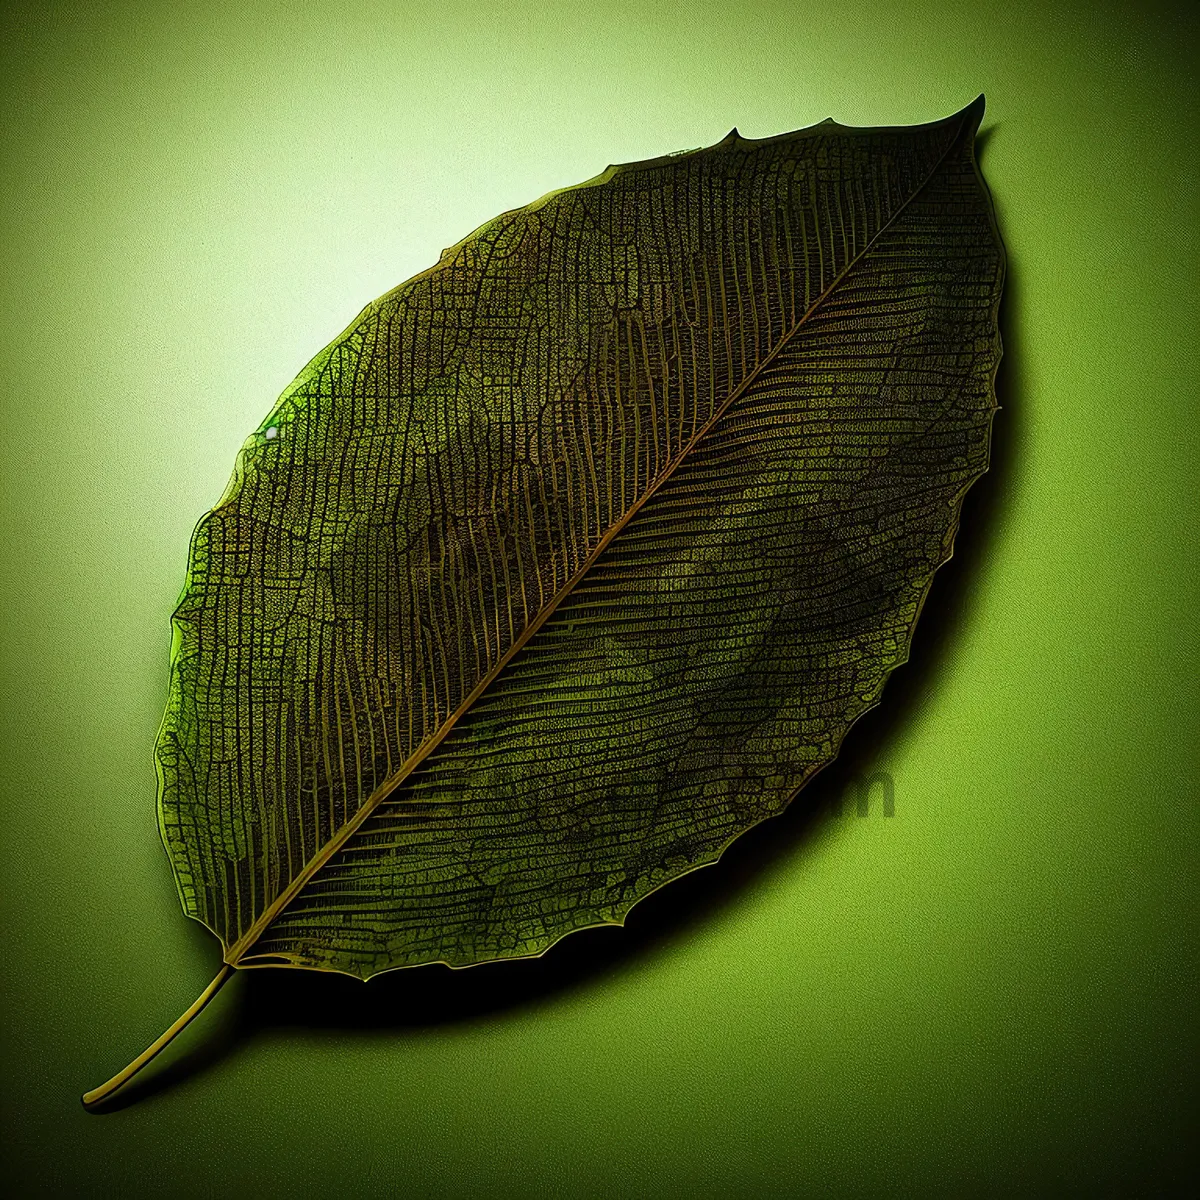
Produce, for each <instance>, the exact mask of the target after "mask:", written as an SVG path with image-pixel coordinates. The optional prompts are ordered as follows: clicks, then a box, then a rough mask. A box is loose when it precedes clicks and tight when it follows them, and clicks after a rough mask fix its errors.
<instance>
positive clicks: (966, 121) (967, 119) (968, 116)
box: [958, 92, 987, 138]
mask: <svg viewBox="0 0 1200 1200" xmlns="http://www.w3.org/2000/svg"><path fill="white" fill-rule="evenodd" d="M986 107H987V99H986V97H985V96H984V94H983V93H982V92H980V93H979V95H978V96H976V97H975V99H974V100H972V101H971V103H970V104H968V105H967V107H966V108H964V109H963V110H962V112H961V113H959V114H958V115H959V117H960V118H961V120H962V131H963V134H964V135H965V136H967V137H971V138H974V136H975V135H976V134H977V133H978V132H979V123H980V122H981V121H982V120H983V110H984V109H985V108H986Z"/></svg>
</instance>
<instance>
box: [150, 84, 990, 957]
mask: <svg viewBox="0 0 1200 1200" xmlns="http://www.w3.org/2000/svg"><path fill="white" fill-rule="evenodd" d="M982 112H983V100H982V97H980V99H979V100H977V101H976V102H975V103H974V104H972V105H971V106H969V107H968V108H967V109H965V110H964V111H963V112H961V113H959V114H957V115H955V116H953V117H950V118H948V119H946V120H943V121H938V122H935V123H932V124H929V125H924V126H915V127H901V128H883V129H849V128H845V127H843V126H839V125H836V124H834V123H833V122H824V123H822V124H821V125H818V126H815V127H813V128H811V129H807V130H802V131H799V132H797V133H791V134H784V135H782V136H779V137H773V138H767V139H762V140H748V139H744V138H741V137H739V136H738V135H737V132H736V131H734V132H733V133H731V134H730V135H729V136H728V137H727V138H725V139H724V140H723V141H722V142H720V143H719V144H718V145H716V146H713V147H711V148H709V149H706V150H701V151H696V152H693V153H689V154H685V155H673V156H668V157H665V158H661V159H654V160H651V161H648V162H643V163H636V164H631V165H626V166H619V167H610V168H609V169H608V170H607V171H605V172H604V173H603V174H602V175H600V176H598V177H597V178H596V179H594V180H591V181H589V182H588V183H585V184H582V185H580V186H578V187H575V188H570V189H567V190H564V191H560V192H556V193H552V194H551V195H549V196H547V197H545V198H543V199H542V200H539V201H537V202H536V203H534V204H531V205H529V206H527V207H526V208H523V209H519V210H515V211H512V212H508V213H505V214H503V215H502V216H500V217H498V218H496V219H495V220H494V221H491V222H490V223H488V224H487V225H485V226H483V227H482V228H480V229H479V230H477V231H476V232H475V233H473V234H472V235H470V236H469V237H467V238H465V239H464V240H463V241H462V242H460V243H458V244H457V245H456V246H454V247H452V248H451V249H449V250H447V251H446V252H445V253H444V254H443V255H442V258H441V260H440V261H439V262H438V264H437V265H436V266H434V267H433V268H431V269H430V270H428V271H426V272H425V273H423V274H422V275H419V276H417V277H416V278H414V279H412V280H410V281H409V282H408V283H406V284H403V285H402V286H400V287H399V288H397V289H396V290H395V291H393V292H391V293H389V294H388V295H386V296H385V297H383V298H382V299H381V300H378V301H376V302H375V303H373V304H371V305H369V306H368V307H367V308H366V309H365V310H364V311H363V313H362V314H361V315H360V316H359V318H358V319H357V320H356V321H355V322H354V324H353V325H352V326H351V327H350V328H349V330H347V332H346V333H345V334H343V335H342V336H341V337H340V338H338V339H337V340H336V341H335V342H334V343H333V344H332V345H330V346H329V347H328V348H327V349H326V350H324V351H323V352H322V353H321V354H320V355H318V356H317V357H316V358H315V359H314V360H313V362H312V363H310V364H309V366H308V367H307V368H306V369H305V370H304V371H303V372H302V373H301V375H300V376H299V378H298V379H297V380H296V382H295V383H294V384H293V385H292V386H291V387H290V388H289V389H288V390H287V391H286V392H285V393H284V395H283V396H282V398H281V399H280V401H279V403H278V404H277V405H276V407H275V409H274V410H273V412H272V413H271V415H270V416H269V417H268V418H267V419H266V421H264V422H263V424H262V426H261V427H260V428H259V430H258V431H257V432H256V433H255V434H253V435H252V436H251V437H250V438H249V440H248V441H247V442H246V444H245V446H244V447H243V449H242V451H241V452H240V454H239V457H238V462H237V466H236V469H235V473H234V478H233V480H232V482H231V483H230V486H229V488H228V489H227V491H226V493H225V495H224V497H223V498H222V500H221V502H220V503H219V504H218V505H217V507H216V508H215V509H214V510H213V511H212V512H211V513H209V514H208V515H207V516H206V517H205V518H204V519H203V520H202V521H201V523H200V525H199V526H198V528H197V530H196V533H195V535H194V539H193V543H192V548H191V558H190V571H189V577H188V582H187V586H186V589H185V592H184V596H183V599H182V602H181V603H180V605H179V608H178V610H177V612H176V613H175V617H174V627H175V644H174V653H173V661H172V674H171V694H170V701H169V705H168V710H167V715H166V718H165V721H164V724H163V728H162V732H161V734H160V738H159V742H158V747H157V758H158V763H159V768H160V784H161V787H160V819H161V826H162V832H163V837H164V841H165V843H166V846H167V849H168V852H169V854H170V857H171V861H172V864H173V866H174V869H175V873H176V878H177V881H178V885H179V891H180V895H181V897H182V901H183V905H184V908H185V910H186V911H187V913H188V914H189V915H190V916H192V917H195V918H197V919H198V920H200V921H202V922H204V924H206V925H207V926H208V927H209V928H210V929H211V930H212V931H213V932H214V933H215V934H216V935H217V936H218V937H219V938H220V940H221V942H222V945H223V946H224V949H225V955H224V957H225V962H226V964H227V967H246V966H257V965H267V964H271V965H275V964H290V965H295V966H300V967H316V968H323V969H331V970H337V971H343V972H347V973H350V974H352V975H356V976H360V977H362V978H367V977H369V976H370V975H372V974H375V973H377V972H380V971H385V970H389V969H393V968H396V967H403V966H409V965H414V964H418V963H424V962H431V961H443V962H447V963H450V964H452V965H455V966H462V965H467V964H470V963H476V962H480V961H485V960H488V959H494V958H500V957H510V956H519V955H531V954H537V953H540V952H541V951H543V950H545V949H546V948H547V947H548V946H549V945H551V944H552V943H553V942H554V941H556V940H557V939H558V938H560V937H562V936H563V935H564V934H566V933H569V932H570V931H572V930H574V929H578V928H581V927H584V926H588V925H594V924H597V923H601V922H619V921H621V920H622V919H623V917H624V915H625V914H626V913H627V912H628V910H629V909H630V907H631V906H632V905H633V904H634V903H636V902H637V900H639V899H640V898H641V897H643V896H645V895H646V894H647V893H649V892H650V891H652V890H654V889H655V888H657V887H659V886H660V885H662V884H663V883H665V882H666V881H668V880H670V879H672V878H674V877H675V876H678V875H680V874H681V873H683V872H686V871H689V870H691V869H693V868H695V867H697V866H700V865H702V864H705V863H710V862H712V861H714V860H715V859H716V858H717V857H718V856H719V855H720V853H721V851H722V849H723V848H724V847H725V846H726V845H727V844H728V843H729V842H730V841H731V840H732V839H733V838H735V837H736V836H737V835H738V834H739V833H741V832H743V831H744V830H746V829H747V828H748V827H750V826H751V825H753V824H755V823H756V822H758V821H760V820H762V819H763V818H764V817H767V816H770V815H772V814H774V813H777V812H779V811H780V810H781V809H782V808H783V807H784V806H785V805H786V804H787V803H788V801H789V799H790V798H791V797H792V796H793V795H794V794H795V793H796V791H797V789H798V788H799V787H800V786H801V785H802V784H803V783H804V782H805V780H806V779H808V778H809V777H810V776H811V775H812V774H813V773H814V772H815V771H817V770H818V769H819V768H820V767H821V766H823V765H825V764H827V763H828V762H829V761H830V760H831V759H832V758H833V757H834V756H835V755H836V753H837V750H838V746H839V744H840V742H841V740H842V738H843V736H844V735H845V733H846V731H847V729H848V728H849V726H850V725H851V724H852V723H853V722H854V721H855V719H856V718H857V717H858V716H859V715H861V714H862V712H863V711H864V710H866V709H867V708H869V707H871V706H872V705H873V704H874V703H875V702H876V701H877V700H878V698H879V694H880V691H881V689H882V687H883V684H884V682H885V680H886V678H887V675H888V673H889V672H890V671H891V670H892V669H893V668H894V667H895V666H897V665H898V664H899V663H901V662H902V661H904V658H905V656H906V654H907V648H908V645H909V641H910V638H911V636H912V632H913V628H914V624H915V622H916V619H917V615H918V613H919V611H920V608H921V604H922V602H923V599H924V597H925V594H926V592H927V590H928V588H929V585H930V582H931V580H932V577H933V574H934V572H935V571H936V569H937V567H938V566H939V565H940V564H941V563H942V562H944V561H945V560H946V558H948V557H949V555H950V552H951V547H952V542H953V538H954V534H955V531H956V528H957V523H958V515H959V509H960V506H961V501H962V498H963V495H964V493H965V492H966V490H967V488H968V487H969V486H970V484H971V483H972V482H973V481H974V480H975V479H976V478H978V476H979V475H980V474H981V473H982V472H983V471H984V470H985V469H986V466H987V460H988V442H989V433H990V424H991V418H992V413H993V410H994V408H995V401H994V395H993V387H992V384H993V379H994V375H995V370H996V365H997V361H998V358H999V353H1000V347H999V337H998V333H997V328H996V311H997V306H998V302H999V294H1000V288H1001V284H1002V278H1003V270H1004V260H1003V251H1002V248H1001V244H1000V241H999V238H998V236H997V233H996V229H995V223H994V219H993V216H992V210H991V204H990V200H989V197H988V195H987V191H986V188H985V187H984V185H983V183H982V180H981V178H980V176H979V173H978V170H977V168H976V165H975V160H974V149H973V147H974V136H975V132H976V130H977V128H978V124H979V121H980V118H981V116H982Z"/></svg>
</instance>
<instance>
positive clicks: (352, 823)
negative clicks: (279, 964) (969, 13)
mask: <svg viewBox="0 0 1200 1200" xmlns="http://www.w3.org/2000/svg"><path fill="white" fill-rule="evenodd" d="M974 107H975V105H971V106H969V107H968V108H967V109H966V110H964V112H963V113H962V114H960V119H959V124H958V128H957V129H956V130H955V131H954V133H953V135H952V136H951V137H950V139H949V140H948V141H947V143H946V147H945V149H943V150H942V152H941V154H939V155H938V158H937V161H936V162H935V163H934V164H933V166H932V167H931V168H930V169H929V172H928V174H927V175H926V176H925V178H924V179H922V180H921V182H920V184H918V185H917V187H916V188H914V189H913V191H912V193H911V194H910V195H909V196H908V197H907V198H906V199H905V200H904V201H903V203H902V204H900V206H899V207H898V208H897V209H896V211H895V212H894V213H892V215H891V216H890V217H889V218H888V219H887V221H886V222H884V224H883V225H881V226H880V227H879V229H877V230H876V231H875V235H874V237H872V238H871V240H870V241H869V242H868V243H867V244H866V245H865V246H864V247H863V248H862V249H861V250H860V251H859V252H858V253H857V254H856V255H855V256H854V257H853V258H852V259H851V260H850V261H849V262H847V263H846V265H845V266H844V267H843V268H842V270H841V271H840V272H838V274H837V275H836V276H835V277H834V279H833V280H832V281H831V282H830V284H829V286H828V287H827V288H826V289H825V290H824V291H823V292H822V293H821V294H820V295H819V296H818V297H817V298H816V299H815V300H814V301H813V302H812V303H811V304H810V305H809V306H808V308H807V309H806V310H805V312H804V313H803V315H802V316H801V317H800V319H799V320H798V321H796V323H795V324H794V325H793V326H792V328H791V329H790V330H788V332H787V333H785V334H784V335H783V336H782V337H781V338H780V339H779V341H778V342H777V343H776V344H775V346H774V348H773V349H772V350H771V351H770V353H769V354H767V355H766V357H765V358H764V359H763V360H762V362H760V363H759V364H758V365H757V366H756V367H755V368H754V370H752V371H751V372H750V373H749V374H748V375H747V376H746V378H745V379H743V380H742V382H741V383H740V384H738V386H737V387H736V388H735V389H734V390H733V391H732V392H731V393H730V394H729V396H728V397H727V398H726V399H725V401H724V402H723V403H722V404H721V405H720V406H719V407H718V408H717V409H716V410H715V411H714V412H713V414H712V416H710V417H709V419H708V420H707V421H706V422H705V423H704V425H703V426H702V427H701V428H700V429H699V430H697V432H696V433H695V434H694V435H693V436H692V438H691V440H690V441H689V442H688V443H687V445H686V446H684V448H683V449H682V450H681V451H680V452H679V454H678V455H677V456H676V458H675V460H674V462H672V463H671V464H670V465H669V466H668V467H667V469H666V470H665V471H664V472H663V473H662V474H661V475H660V476H659V477H658V478H657V479H656V480H655V481H654V483H653V484H652V485H651V486H650V487H648V488H647V489H646V491H645V492H644V493H643V494H642V495H641V496H640V497H639V498H638V499H637V500H636V501H635V502H634V503H633V504H632V505H630V507H629V508H628V509H627V510H626V512H625V513H624V514H623V515H622V517H621V519H620V520H619V521H617V522H615V523H614V524H613V525H612V526H611V527H610V528H609V529H608V530H607V531H606V532H605V534H604V536H603V537H602V538H601V539H600V541H599V542H598V543H597V544H596V546H595V548H594V549H593V550H592V552H591V553H590V554H589V555H588V557H587V558H586V559H585V560H584V562H583V563H582V564H581V565H580V566H579V568H578V569H577V570H576V572H575V574H574V575H572V576H571V578H570V579H568V580H567V582H566V583H565V584H563V586H562V587H561V588H560V589H559V590H558V592H557V593H556V594H555V595H554V596H553V597H552V598H551V600H550V602H549V603H548V604H546V605H545V606H544V607H543V608H542V610H541V611H540V612H539V613H538V614H537V616H536V617H535V618H534V619H533V620H532V621H531V622H530V623H529V624H528V625H527V626H526V627H525V628H524V629H523V630H522V631H521V635H520V636H519V637H518V638H517V639H516V641H514V642H513V644H512V645H511V646H510V647H509V648H508V650H507V651H505V653H504V654H503V655H501V657H500V658H499V659H498V660H497V661H496V663H495V665H494V666H493V667H492V668H491V669H490V670H489V671H488V672H487V674H486V675H484V676H483V678H482V679H480V681H479V682H478V683H477V684H476V685H475V687H474V688H472V690H471V692H470V693H469V694H468V695H467V697H466V699H464V700H463V702H462V703H461V704H460V705H459V706H458V708H457V709H455V710H454V712H453V713H451V714H450V716H449V717H447V718H446V720H445V721H443V722H442V724H441V725H440V726H439V727H438V729H437V731H436V732H435V733H434V734H433V735H432V736H430V737H429V738H427V739H426V740H425V741H424V742H422V743H421V745H420V746H418V747H417V749H416V750H415V751H413V753H412V754H411V755H410V756H409V757H408V759H407V760H406V761H405V762H404V763H403V764H401V766H400V768H399V769H398V770H397V771H396V772H395V774H393V775H391V776H390V777H389V778H388V779H386V780H384V782H383V783H381V784H380V785H379V787H377V788H376V789H375V791H373V792H372V793H371V795H370V796H368V797H367V799H366V800H365V801H364V802H363V803H362V805H361V806H360V807H359V808H358V810H357V811H356V812H355V814H354V816H353V817H351V818H350V820H349V821H347V822H346V823H345V824H344V825H343V826H342V827H341V828H340V829H338V831H337V832H336V833H335V834H334V835H333V836H332V837H331V838H330V839H329V840H328V841H327V842H326V843H325V844H324V845H323V846H322V847H321V848H320V850H318V851H317V853H316V854H314V855H313V857H312V858H311V859H310V860H309V861H308V863H307V864H306V865H305V866H304V868H303V869H302V870H301V871H300V872H299V874H297V875H296V877H295V878H294V879H293V880H292V881H291V883H289V884H288V886H287V887H286V888H284V890H283V891H282V892H280V893H279V895H278V896H277V897H276V898H275V900H274V901H272V902H271V904H270V905H268V906H267V908H266V909H264V910H263V913H262V915H261V916H259V917H258V918H257V919H256V920H255V922H254V923H253V924H252V925H251V926H250V928H249V929H248V930H247V931H246V932H245V933H244V934H243V935H242V936H241V937H240V938H238V940H237V941H236V942H234V943H233V945H232V946H230V947H229V949H228V950H227V951H226V953H225V962H226V963H228V964H229V965H230V966H235V967H236V966H237V965H238V964H239V962H240V961H241V960H242V959H243V958H244V957H245V956H246V951H247V950H249V949H250V948H251V947H252V946H253V945H254V944H255V942H257V941H258V939H259V938H260V937H261V936H262V934H263V933H264V932H265V931H266V929H267V928H268V926H270V924H271V923H272V922H273V921H274V920H275V918H276V917H277V916H278V915H279V914H280V913H281V912H282V911H283V910H284V909H285V908H286V907H287V906H288V905H289V904H290V903H291V902H292V900H294V899H295V897H296V896H297V895H299V894H300V892H301V891H303V890H304V887H305V886H306V885H307V883H308V882H309V880H310V879H312V877H313V876H314V875H315V874H316V873H317V872H318V871H319V870H320V869H321V868H322V867H323V866H324V865H325V864H326V863H327V862H328V861H329V860H330V859H331V858H332V857H333V856H334V854H336V853H337V852H338V850H340V849H341V848H342V846H344V845H345V844H346V842H348V841H349V840H350V839H351V838H352V837H353V836H354V834H355V833H357V832H358V830H359V828H360V827H361V826H362V825H363V824H364V823H365V822H366V820H367V818H368V817H370V816H371V814H372V813H373V812H374V811H375V809H376V808H378V807H379V805H380V803H381V802H382V801H383V800H384V799H386V797H388V796H389V795H391V793H392V792H394V791H395V790H396V788H398V787H399V786H400V785H401V784H402V783H403V782H404V781H405V780H406V779H408V778H409V776H410V775H412V773H413V771H415V770H416V769H417V767H419V766H420V765H421V763H422V762H424V761H425V759H426V758H428V757H429V755H430V754H432V753H433V751H434V750H436V749H437V748H438V746H440V745H441V744H442V742H444V741H445V740H446V737H447V736H448V735H449V733H450V731H451V730H452V729H453V728H454V726H455V725H456V724H457V723H458V721H459V719H460V718H461V717H462V716H464V715H465V714H466V712H467V711H468V710H469V709H470V708H471V707H472V706H473V705H474V704H475V701H476V700H478V699H479V697H480V696H481V695H483V693H484V692H485V691H486V690H487V689H488V688H489V687H490V686H491V685H492V683H493V682H494V680H495V679H496V677H497V676H498V675H499V674H500V673H501V672H502V671H503V670H504V668H505V667H507V666H508V665H509V663H510V662H511V661H512V660H513V659H514V658H515V657H516V655H517V654H518V653H520V651H521V650H522V648H523V647H524V646H525V645H526V644H527V643H528V642H529V641H530V640H531V639H532V638H533V637H534V635H535V634H536V633H537V632H538V630H540V629H541V627H542V626H543V625H544V624H545V623H546V621H548V620H549V619H550V617H551V616H553V615H554V612H555V610H556V609H557V608H558V607H559V605H560V604H561V603H562V602H563V600H564V599H566V597H567V596H568V595H569V594H570V593H571V592H572V591H573V590H574V589H575V587H576V585H577V584H578V583H579V582H580V580H581V579H583V577H584V576H585V575H586V574H587V573H588V572H589V571H590V570H591V569H592V566H593V565H594V564H595V562H596V560H597V559H598V558H599V557H600V555H601V554H603V552H604V551H605V550H606V549H607V548H608V546H609V545H610V544H611V543H612V541H613V540H614V539H615V538H616V537H617V536H618V535H619V534H620V533H621V531H622V530H623V529H624V528H625V527H626V526H627V525H628V524H629V522H630V521H631V520H632V519H633V518H634V517H635V516H636V515H637V513H638V512H639V511H640V510H641V508H642V507H643V506H644V505H645V504H646V502H647V501H649V500H650V499H651V497H653V496H654V495H656V494H657V492H658V490H659V488H661V487H662V485H663V484H664V483H666V481H667V480H668V479H669V478H670V477H671V476H672V475H673V474H674V473H675V471H676V470H677V469H678V467H679V465H680V464H681V463H682V462H683V461H684V460H685V459H686V458H687V456H688V455H689V454H690V453H691V451H692V450H693V449H694V448H695V447H696V446H697V445H699V444H700V442H702V441H703V440H704V439H705V438H706V437H707V436H708V434H709V432H710V431H711V430H712V428H713V427H714V426H715V425H716V424H717V423H718V422H719V421H720V420H721V418H722V417H724V416H725V414H726V413H727V412H728V411H729V409H730V407H731V406H732V405H733V404H734V403H735V402H736V401H737V400H738V399H739V398H740V397H741V396H743V395H744V394H745V392H746V391H747V390H748V389H749V388H750V387H751V385H752V384H753V383H754V382H755V380H756V379H758V378H759V377H760V376H761V375H762V374H763V372H764V371H765V370H766V369H767V367H768V366H770V364H771V363H772V362H773V361H774V360H775V358H776V357H778V355H779V353H780V352H781V351H782V350H783V348H784V347H785V346H786V345H787V344H788V343H789V342H790V341H791V340H792V338H793V337H795V336H796V334H797V333H798V332H799V331H800V329H802V328H803V327H804V325H805V324H806V322H807V321H808V319H809V318H810V317H811V316H812V315H813V313H815V312H816V311H817V309H818V308H820V306H821V305H822V304H823V303H824V301H825V300H826V299H827V298H828V297H829V296H830V295H831V294H832V293H833V292H834V291H836V289H837V288H838V287H839V286H840V285H841V283H842V281H843V280H844V279H845V278H846V276H847V275H849V273H850V272H851V271H852V270H853V269H854V268H855V267H856V266H857V265H858V264H859V263H860V262H861V261H862V260H863V259H864V258H865V257H866V256H867V255H868V254H870V252H871V250H872V249H873V248H874V247H875V245H876V243H877V242H878V241H879V239H880V238H881V237H882V236H883V235H884V234H885V233H886V232H887V231H888V230H889V229H890V228H891V227H892V226H893V225H894V224H895V223H896V221H897V220H898V219H899V217H900V215H901V213H903V212H904V210H905V209H906V208H907V207H908V206H909V205H910V204H911V203H912V202H913V200H915V199H916V198H917V197H918V196H919V195H920V194H921V192H922V191H924V190H925V188H926V187H927V186H928V184H929V182H930V180H932V179H933V177H934V176H935V175H936V174H937V173H938V171H939V170H940V169H941V167H942V164H943V163H944V162H945V161H946V157H947V155H949V153H950V151H951V150H953V149H954V148H955V146H957V145H958V142H959V139H960V137H961V136H962V130H963V126H964V125H965V124H966V122H968V121H969V120H970V119H971V113H972V110H973V109H974Z"/></svg>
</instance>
